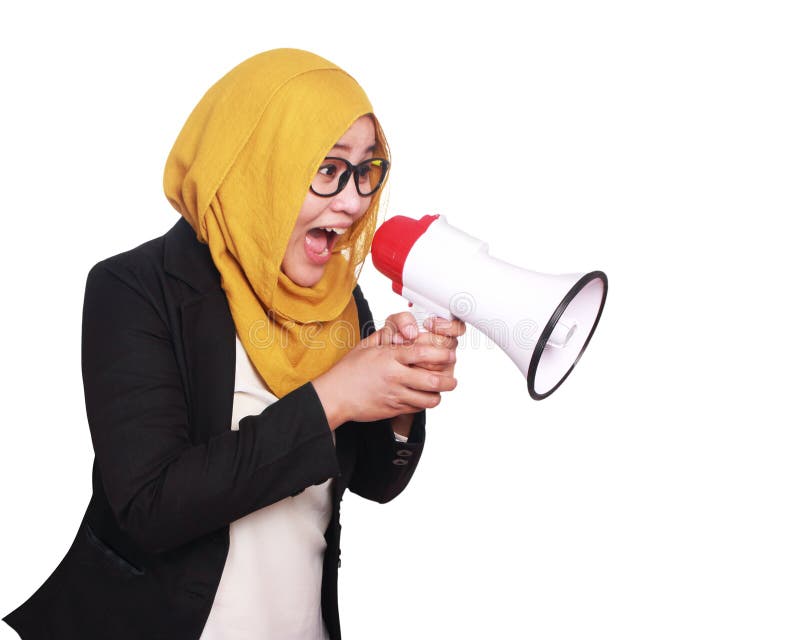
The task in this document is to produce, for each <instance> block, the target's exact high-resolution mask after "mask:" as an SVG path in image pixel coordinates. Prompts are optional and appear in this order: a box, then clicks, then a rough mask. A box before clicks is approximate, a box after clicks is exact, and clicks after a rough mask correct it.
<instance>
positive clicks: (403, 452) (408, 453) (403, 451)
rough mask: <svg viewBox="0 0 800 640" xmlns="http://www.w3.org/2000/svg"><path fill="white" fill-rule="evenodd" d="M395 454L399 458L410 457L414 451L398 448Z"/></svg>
mask: <svg viewBox="0 0 800 640" xmlns="http://www.w3.org/2000/svg"><path fill="white" fill-rule="evenodd" d="M397 455H398V456H400V457H401V458H410V457H411V456H413V455H414V452H413V451H409V450H408V449H400V451H398V452H397Z"/></svg>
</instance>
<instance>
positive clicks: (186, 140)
mask: <svg viewBox="0 0 800 640" xmlns="http://www.w3.org/2000/svg"><path fill="white" fill-rule="evenodd" d="M371 113H372V105H371V104H370V102H369V99H368V98H367V96H366V94H365V93H364V91H363V89H362V88H361V87H360V86H359V85H358V83H357V82H356V81H355V80H354V79H353V78H352V77H351V76H349V75H348V74H347V73H345V72H344V71H343V70H341V69H340V68H339V67H337V66H336V65H334V64H332V63H331V62H328V61H327V60H325V59H323V58H320V57H319V56H316V55H314V54H312V53H309V52H306V51H300V50H298V49H276V50H273V51H267V52H264V53H261V54H258V55H256V56H253V57H252V58H250V59H248V60H245V61H244V62H243V63H241V64H240V65H238V66H237V67H235V68H234V69H232V70H231V71H230V72H228V73H227V74H226V75H225V76H224V77H223V78H222V79H220V80H219V81H218V82H217V83H216V84H215V85H214V86H212V87H211V89H209V90H208V92H207V93H206V94H205V95H204V96H203V98H202V99H201V100H200V102H199V103H198V105H197V106H196V107H195V109H194V110H193V111H192V113H191V115H190V116H189V119H188V120H187V121H186V124H185V125H184V126H183V129H182V130H181V132H180V134H179V135H178V138H177V140H176V141H175V144H174V146H173V148H172V151H171V152H170V154H169V157H168V158H167V163H166V167H165V170H164V192H165V194H166V196H167V198H168V200H169V201H170V203H171V204H172V206H173V207H174V208H175V209H177V210H178V211H179V212H180V213H181V215H182V216H183V217H184V218H186V220H187V221H188V222H189V223H190V224H191V225H192V228H193V229H194V231H195V233H196V234H197V238H198V240H199V241H200V242H203V243H206V244H208V246H209V249H210V251H211V257H212V259H213V261H214V264H215V265H216V267H217V269H218V270H219V272H220V275H221V286H222V289H223V290H224V291H225V294H226V296H227V299H228V304H229V307H230V310H231V314H232V316H233V320H234V324H235V325H236V331H237V333H238V335H239V338H240V340H241V341H242V344H243V345H244V347H245V350H246V351H247V354H248V356H249V358H250V360H251V361H252V362H253V365H254V366H255V368H256V369H257V370H258V372H259V374H260V375H261V377H262V378H263V379H264V382H265V383H266V385H267V386H268V387H269V389H270V391H272V393H274V394H275V395H276V396H277V397H279V398H280V397H282V396H284V395H286V394H287V393H289V392H290V391H292V390H293V389H296V388H297V387H299V386H301V385H303V384H305V383H306V382H308V381H309V380H312V379H314V378H315V377H317V376H318V375H320V374H321V373H323V372H325V371H327V370H328V369H329V368H330V367H331V366H333V364H335V363H336V361H337V360H338V359H339V358H341V357H342V356H343V355H345V354H346V353H347V351H349V349H351V348H352V347H353V346H354V345H355V344H356V343H357V342H358V338H359V327H358V313H357V310H356V306H355V301H354V299H353V296H352V291H353V288H354V287H355V282H356V277H357V270H358V269H359V268H360V266H361V264H362V263H363V261H364V260H365V258H366V256H367V253H368V252H369V246H370V243H371V241H372V235H373V233H374V231H375V223H376V219H377V210H378V203H379V194H376V196H374V197H373V200H372V202H371V204H370V206H369V209H368V210H367V212H366V214H365V215H364V216H363V217H362V218H361V220H359V222H358V223H357V224H356V225H354V226H353V228H352V229H351V230H350V231H349V232H348V234H347V235H346V236H344V237H343V238H342V239H341V240H340V242H339V243H338V244H337V250H336V251H334V254H333V255H332V256H331V259H330V260H329V261H328V263H327V265H326V267H325V271H324V275H323V277H322V279H321V280H320V281H319V282H318V283H317V284H315V285H314V286H313V287H302V286H300V285H297V284H295V283H294V282H292V281H291V279H289V278H288V276H286V275H285V274H284V273H283V272H282V271H281V262H282V260H283V255H284V253H285V251H286V246H287V244H288V241H289V236H290V234H291V232H292V229H293V228H294V225H295V222H296V219H297V215H298V213H299V211H300V208H301V206H302V203H303V200H304V198H305V196H306V193H307V191H308V185H309V184H310V183H311V179H312V177H313V176H314V174H315V173H316V171H317V170H318V167H319V165H320V164H321V162H322V160H323V158H324V157H325V156H326V155H327V154H328V151H329V150H330V149H331V148H332V147H333V145H334V144H335V143H336V142H337V141H338V140H339V138H340V137H341V136H342V135H343V134H344V132H345V131H346V130H347V129H348V128H349V127H350V126H351V125H352V124H353V123H354V122H355V121H356V120H357V119H358V118H359V117H361V116H363V115H366V114H371ZM373 119H374V118H373ZM375 128H376V134H377V138H378V147H379V149H381V151H382V152H383V153H386V154H388V149H387V148H386V144H385V140H384V138H383V134H382V131H381V130H380V126H379V124H378V122H377V120H375Z"/></svg>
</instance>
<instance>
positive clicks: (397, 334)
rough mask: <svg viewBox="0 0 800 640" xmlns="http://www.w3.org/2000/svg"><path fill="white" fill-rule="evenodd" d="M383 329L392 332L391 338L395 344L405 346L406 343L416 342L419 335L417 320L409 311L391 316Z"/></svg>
mask: <svg viewBox="0 0 800 640" xmlns="http://www.w3.org/2000/svg"><path fill="white" fill-rule="evenodd" d="M383 328H384V330H388V331H389V332H390V337H391V340H392V343H394V344H403V343H405V342H406V341H409V342H410V341H412V340H415V339H416V338H417V336H418V335H419V327H417V320H416V318H414V315H413V314H411V313H409V312H408V311H403V312H402V313H394V314H392V315H390V316H389V317H388V318H386V323H385V324H384V326H383Z"/></svg>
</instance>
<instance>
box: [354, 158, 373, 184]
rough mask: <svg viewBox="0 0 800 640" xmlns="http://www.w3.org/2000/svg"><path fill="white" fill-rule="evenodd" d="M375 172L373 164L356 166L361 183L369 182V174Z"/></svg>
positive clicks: (365, 163) (366, 163) (364, 163)
mask: <svg viewBox="0 0 800 640" xmlns="http://www.w3.org/2000/svg"><path fill="white" fill-rule="evenodd" d="M372 171H373V166H372V163H371V162H363V163H361V164H359V165H357V166H356V168H355V173H356V177H357V178H358V181H359V182H367V179H368V178H369V174H370V173H371V172H372Z"/></svg>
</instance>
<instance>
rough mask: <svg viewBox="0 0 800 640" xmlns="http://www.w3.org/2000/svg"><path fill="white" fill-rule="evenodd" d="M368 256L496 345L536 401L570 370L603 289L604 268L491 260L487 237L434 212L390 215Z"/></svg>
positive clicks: (429, 304)
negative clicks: (551, 269)
mask: <svg viewBox="0 0 800 640" xmlns="http://www.w3.org/2000/svg"><path fill="white" fill-rule="evenodd" d="M372 262H373V264H374V265H375V268H376V269H377V270H378V271H380V272H381V273H382V274H384V275H385V276H387V277H388V278H390V279H391V281H392V289H393V290H394V291H395V292H396V293H399V294H400V295H402V296H403V297H404V298H405V299H406V300H408V301H409V302H411V303H412V304H414V305H417V306H418V307H421V308H423V309H425V310H426V311H427V312H430V313H433V314H436V315H437V316H440V317H442V318H447V319H452V318H458V319H460V320H463V321H464V322H467V323H469V324H470V325H472V326H474V327H475V328H477V329H478V330H479V331H481V332H482V333H484V334H485V335H486V336H488V337H489V338H490V339H491V340H492V341H493V342H495V343H497V344H498V345H499V346H500V348H501V349H503V351H505V352H506V354H507V355H508V356H509V357H510V358H511V360H512V361H513V362H514V363H515V364H516V365H517V367H518V368H519V370H520V371H521V372H522V374H523V375H524V376H525V377H526V378H527V381H528V393H529V394H530V396H531V397H532V398H533V399H534V400H543V399H544V398H546V397H547V396H549V395H550V394H551V393H553V391H555V390H556V389H558V387H559V386H560V385H561V383H562V382H564V380H565V379H566V378H567V376H568V375H569V374H570V373H571V372H572V369H573V368H574V367H575V364H576V363H577V362H578V360H579V359H580V357H581V355H583V352H584V351H585V350H586V346H587V345H588V344H589V340H591V338H592V335H593V334H594V330H595V328H596V327H597V323H598V322H599V320H600V315H601V314H602V312H603V306H604V305H605V301H606V294H607V292H608V278H607V277H606V274H604V273H603V272H602V271H592V272H591V273H573V274H565V275H550V274H544V273H537V272H536V271H529V270H527V269H523V268H521V267H518V266H515V265H512V264H509V263H507V262H503V261H502V260H498V259H496V258H493V257H491V256H490V255H489V247H488V245H487V244H486V243H485V242H483V241H482V240H479V239H478V238H475V237H473V236H471V235H469V234H467V233H464V232H463V231H461V230H460V229H457V228H456V227H454V226H452V225H450V224H448V223H447V220H446V219H445V218H444V216H439V215H434V216H430V215H428V216H423V217H422V218H420V219H419V220H414V219H413V218H408V217H406V216H395V217H393V218H390V219H388V220H387V221H386V222H384V223H383V224H382V225H381V226H380V227H379V228H378V230H377V231H376V232H375V237H374V239H373V241H372ZM521 329H522V330H521Z"/></svg>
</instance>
